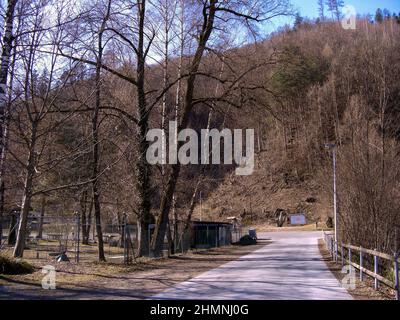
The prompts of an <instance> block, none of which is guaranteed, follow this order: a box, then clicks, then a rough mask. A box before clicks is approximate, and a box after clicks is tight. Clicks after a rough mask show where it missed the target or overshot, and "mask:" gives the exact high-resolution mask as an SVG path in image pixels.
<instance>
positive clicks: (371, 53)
mask: <svg viewBox="0 0 400 320" xmlns="http://www.w3.org/2000/svg"><path fill="white" fill-rule="evenodd" d="M399 31H400V25H399V23H398V20H396V19H395V18H387V19H386V20H385V21H377V22H376V23H372V22H370V21H369V20H368V19H360V20H358V21H357V29H356V30H355V31H349V30H344V29H342V28H341V26H340V25H339V24H337V23H321V22H318V21H317V22H304V23H301V24H299V25H298V26H297V27H296V28H295V29H294V30H292V29H291V30H283V31H281V32H279V33H277V34H275V35H273V36H272V37H271V38H270V39H268V40H267V41H265V42H263V44H262V45H263V46H264V47H265V48H274V49H276V51H277V52H278V56H279V58H278V62H277V64H276V65H274V66H273V67H272V68H271V69H270V70H269V71H268V72H267V73H266V74H263V76H264V79H263V82H262V83H263V84H264V85H265V87H266V88H268V91H269V92H265V94H257V95H256V96H255V97H256V99H259V104H258V105H259V106H261V107H262V108H264V109H263V111H265V112H266V113H265V115H263V116H262V117H260V116H259V115H258V114H257V115H255V114H254V112H253V111H251V110H249V111H248V112H246V114H245V116H246V117H249V118H251V119H252V120H253V121H254V123H257V125H256V127H257V128H260V132H259V133H260V137H261V143H260V150H259V154H258V158H257V159H258V163H257V167H256V168H257V169H256V172H255V173H254V175H252V176H249V177H245V178H240V177H235V176H230V177H229V178H226V179H225V181H224V183H222V184H221V185H220V186H219V187H218V188H217V189H216V190H215V191H214V192H212V194H211V196H210V198H209V200H208V201H207V202H206V204H203V206H205V208H206V209H205V211H206V212H207V211H208V210H210V212H212V213H213V216H220V217H226V216H232V215H241V216H242V217H243V216H244V217H245V220H246V221H252V223H256V222H255V221H259V222H261V221H268V218H273V217H274V216H273V213H274V212H275V210H276V209H279V208H281V209H285V210H288V211H289V212H291V213H294V212H303V213H306V214H307V216H308V218H309V221H310V222H322V223H325V222H326V220H327V218H328V217H329V216H330V217H332V215H333V206H332V203H333V201H332V194H333V192H332V179H333V178H332V152H331V151H329V150H326V149H325V148H324V144H325V143H327V142H329V143H332V142H333V143H335V144H336V145H337V154H338V163H337V168H338V195H339V210H340V214H339V229H340V231H341V233H342V239H344V241H350V242H351V243H357V244H359V245H363V246H366V247H375V248H380V249H381V250H387V251H390V250H391V249H393V248H394V246H395V235H396V229H398V226H399V222H400V221H399V214H398V212H399V209H400V207H399V201H398V199H399V188H398V187H399V181H400V180H399V178H400V177H399V168H398V159H399V151H400V150H399V138H400V136H399V133H400V132H399V129H400V124H399V120H400V118H399V116H400V113H399V112H400V109H399V108H400V106H399V101H400V100H399V99H400V85H399V81H398V75H399V72H400V64H399V63H400V56H399V54H398V52H399V49H400V33H399ZM262 108H261V109H262ZM254 115H255V116H254ZM203 210H204V209H203ZM397 232H398V231H397Z"/></svg>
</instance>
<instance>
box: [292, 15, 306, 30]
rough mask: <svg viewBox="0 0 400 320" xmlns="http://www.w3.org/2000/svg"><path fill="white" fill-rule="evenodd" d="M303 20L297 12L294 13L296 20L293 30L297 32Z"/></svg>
mask: <svg viewBox="0 0 400 320" xmlns="http://www.w3.org/2000/svg"><path fill="white" fill-rule="evenodd" d="M303 21H304V18H303V17H302V16H301V15H300V13H299V12H297V13H296V18H295V20H294V29H295V30H297V29H298V28H299V27H300V26H301V25H302V23H303Z"/></svg>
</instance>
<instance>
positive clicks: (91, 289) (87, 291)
mask: <svg viewBox="0 0 400 320" xmlns="http://www.w3.org/2000/svg"><path fill="white" fill-rule="evenodd" d="M266 244H268V242H267V241H260V242H259V243H258V244H257V245H253V246H245V247H241V246H229V247H222V248H216V249H211V250H202V251H197V252H191V253H189V254H185V255H176V256H173V257H171V258H164V259H157V260H155V259H147V260H140V261H137V262H136V263H134V264H132V265H131V266H124V265H121V264H112V263H80V264H76V263H72V262H70V263H56V262H53V266H54V267H55V268H56V272H57V274H56V284H57V288H56V290H44V289H42V286H41V281H42V278H43V277H44V274H43V273H42V272H41V270H42V269H41V268H42V267H43V265H39V264H38V262H37V261H35V260H32V261H29V262H31V263H33V264H34V265H35V267H36V268H37V271H35V272H34V273H32V274H28V275H18V276H2V275H0V299H146V298H150V297H151V296H152V295H154V294H157V293H159V292H161V291H163V290H165V289H167V288H169V287H171V286H173V285H175V284H177V283H179V282H182V281H185V280H188V279H190V278H193V277H195V276H196V275H198V274H201V273H203V272H206V271H208V270H210V269H213V268H216V267H218V266H220V265H222V264H225V263H227V262H229V261H232V260H236V259H238V258H239V257H240V256H243V255H246V254H249V253H251V252H253V251H255V250H257V249H260V248H261V247H262V246H264V245H266Z"/></svg>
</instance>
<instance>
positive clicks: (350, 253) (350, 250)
mask: <svg viewBox="0 0 400 320" xmlns="http://www.w3.org/2000/svg"><path fill="white" fill-rule="evenodd" d="M349 266H350V269H349V270H350V271H349V273H350V274H351V269H352V268H351V249H350V248H349Z"/></svg>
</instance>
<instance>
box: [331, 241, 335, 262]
mask: <svg viewBox="0 0 400 320" xmlns="http://www.w3.org/2000/svg"><path fill="white" fill-rule="evenodd" d="M330 242H331V248H330V250H331V254H332V260H335V253H334V252H333V238H331V241H330Z"/></svg>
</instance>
